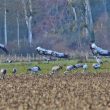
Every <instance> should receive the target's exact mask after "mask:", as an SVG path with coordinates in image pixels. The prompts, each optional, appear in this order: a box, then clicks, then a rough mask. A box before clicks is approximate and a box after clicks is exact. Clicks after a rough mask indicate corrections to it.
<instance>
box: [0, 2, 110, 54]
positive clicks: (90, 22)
mask: <svg viewBox="0 0 110 110" xmlns="http://www.w3.org/2000/svg"><path fill="white" fill-rule="evenodd" d="M109 4H110V1H109V0H0V43H3V44H5V45H6V46H7V48H8V49H9V51H10V52H11V53H22V54H26V53H31V52H34V50H35V48H36V47H37V46H41V47H43V48H47V49H53V50H57V51H61V52H71V51H75V50H84V51H87V50H88V49H89V43H90V41H91V40H92V39H94V37H95V41H96V43H97V44H98V45H99V46H101V47H103V48H107V49H109V47H110V43H109V41H110V37H109V36H110V35H109V30H110V13H109V12H110V5H109ZM92 32H93V34H91V33H92Z"/></svg>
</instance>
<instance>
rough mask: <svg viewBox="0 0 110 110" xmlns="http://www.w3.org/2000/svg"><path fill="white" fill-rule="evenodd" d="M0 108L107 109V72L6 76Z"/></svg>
mask: <svg viewBox="0 0 110 110" xmlns="http://www.w3.org/2000/svg"><path fill="white" fill-rule="evenodd" d="M0 110H110V73H103V74H102V73H100V74H88V75H82V74H80V73H79V74H75V75H74V74H69V75H66V76H65V75H58V76H50V75H41V76H37V75H20V76H10V77H9V76H8V77H7V78H6V79H4V80H0Z"/></svg>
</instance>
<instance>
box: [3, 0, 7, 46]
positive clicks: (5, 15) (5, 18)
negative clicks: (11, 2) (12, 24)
mask: <svg viewBox="0 0 110 110" xmlns="http://www.w3.org/2000/svg"><path fill="white" fill-rule="evenodd" d="M4 9H5V13H4V36H5V45H7V9H6V0H5V1H4Z"/></svg>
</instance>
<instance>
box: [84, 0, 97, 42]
mask: <svg viewBox="0 0 110 110" xmlns="http://www.w3.org/2000/svg"><path fill="white" fill-rule="evenodd" d="M85 21H86V34H87V36H88V37H90V40H92V41H94V40H95V38H94V29H93V19H92V13H91V7H90V2H89V0H85ZM88 34H89V35H88Z"/></svg>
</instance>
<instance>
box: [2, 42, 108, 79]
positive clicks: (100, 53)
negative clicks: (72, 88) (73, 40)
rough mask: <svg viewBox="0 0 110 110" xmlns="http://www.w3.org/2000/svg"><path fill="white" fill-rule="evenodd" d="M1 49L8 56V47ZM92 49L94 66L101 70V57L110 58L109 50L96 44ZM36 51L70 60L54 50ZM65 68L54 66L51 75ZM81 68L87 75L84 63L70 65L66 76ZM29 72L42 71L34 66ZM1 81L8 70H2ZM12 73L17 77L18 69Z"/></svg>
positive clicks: (38, 48) (92, 44)
mask: <svg viewBox="0 0 110 110" xmlns="http://www.w3.org/2000/svg"><path fill="white" fill-rule="evenodd" d="M0 48H1V49H2V50H3V51H4V52H5V53H6V54H9V51H8V50H7V49H6V47H5V46H4V45H3V44H0ZM90 49H91V51H92V53H93V56H94V58H95V59H96V62H97V63H94V64H93V65H92V66H93V68H94V69H99V68H100V67H101V65H102V63H103V62H102V59H101V56H110V52H109V51H108V50H104V49H102V48H100V47H98V46H96V44H95V43H94V42H92V43H91V44H90ZM36 51H37V52H38V53H39V54H40V55H43V56H47V55H48V56H53V57H57V58H68V57H69V55H67V54H65V53H60V52H56V51H52V50H47V49H44V48H41V47H37V48H36ZM62 68H63V66H61V65H56V66H53V67H52V69H51V73H50V74H51V75H52V74H56V73H58V71H59V70H61V69H62ZM79 68H82V70H83V73H85V71H86V70H87V69H88V65H87V64H86V63H84V64H82V63H78V64H74V65H68V66H67V67H66V68H65V70H66V71H65V72H64V74H65V75H66V74H68V73H69V72H71V71H73V70H76V69H79ZM27 71H30V72H31V73H38V72H39V71H42V69H41V68H40V67H39V66H34V67H31V68H28V69H27ZM0 72H1V79H4V78H5V76H6V74H7V69H3V68H2V69H1V71H0ZM12 73H13V74H14V75H16V73H17V69H16V68H13V70H12Z"/></svg>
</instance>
